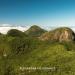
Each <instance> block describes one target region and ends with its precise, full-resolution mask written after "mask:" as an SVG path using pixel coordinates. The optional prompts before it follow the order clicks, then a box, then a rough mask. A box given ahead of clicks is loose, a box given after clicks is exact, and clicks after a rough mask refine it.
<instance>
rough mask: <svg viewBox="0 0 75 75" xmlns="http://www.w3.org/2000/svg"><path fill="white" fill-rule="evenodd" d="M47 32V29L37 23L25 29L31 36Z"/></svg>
mask: <svg viewBox="0 0 75 75" xmlns="http://www.w3.org/2000/svg"><path fill="white" fill-rule="evenodd" d="M45 32H47V31H46V30H44V29H42V28H40V27H39V26H37V25H33V26H31V27H30V28H29V29H28V30H27V31H25V33H26V34H27V35H29V36H31V37H39V36H41V35H42V34H43V33H45Z"/></svg>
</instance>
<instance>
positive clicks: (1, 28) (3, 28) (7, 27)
mask: <svg viewBox="0 0 75 75" xmlns="http://www.w3.org/2000/svg"><path fill="white" fill-rule="evenodd" d="M10 29H17V30H20V31H23V32H24V31H26V30H27V29H29V26H25V27H22V26H12V25H10V24H2V25H1V24H0V32H1V33H3V34H6V33H7V32H8V31H9V30H10Z"/></svg>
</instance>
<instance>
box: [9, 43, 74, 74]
mask: <svg viewBox="0 0 75 75" xmlns="http://www.w3.org/2000/svg"><path fill="white" fill-rule="evenodd" d="M8 61H10V62H9V64H12V65H13V66H14V67H15V69H19V67H21V66H22V67H26V66H27V67H28V66H29V67H56V69H57V70H55V71H51V72H48V71H47V72H44V71H41V72H40V71H39V72H38V71H36V72H33V71H31V72H30V73H29V72H27V75H28V74H29V75H50V74H51V75H75V52H74V51H73V50H72V51H67V48H66V47H65V46H64V45H63V44H60V43H53V44H43V45H41V46H40V47H38V48H37V49H36V50H33V51H32V52H30V53H28V54H25V55H20V56H16V57H15V58H12V59H10V60H8ZM18 72H19V74H20V71H18ZM20 75H21V74H20Z"/></svg>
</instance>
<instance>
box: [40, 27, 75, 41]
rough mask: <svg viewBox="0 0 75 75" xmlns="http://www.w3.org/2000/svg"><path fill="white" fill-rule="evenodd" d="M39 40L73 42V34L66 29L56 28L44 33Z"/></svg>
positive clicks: (74, 34) (74, 37)
mask: <svg viewBox="0 0 75 75" xmlns="http://www.w3.org/2000/svg"><path fill="white" fill-rule="evenodd" d="M39 39H41V40H43V41H44V40H56V41H60V42H62V41H73V40H74V39H75V33H74V32H73V31H72V30H71V29H70V28H67V27H62V28H57V29H55V30H52V31H49V32H46V33H44V34H43V35H41V36H40V37H39Z"/></svg>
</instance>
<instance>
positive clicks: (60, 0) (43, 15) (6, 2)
mask: <svg viewBox="0 0 75 75" xmlns="http://www.w3.org/2000/svg"><path fill="white" fill-rule="evenodd" d="M31 25H38V26H41V27H44V28H46V29H49V28H55V27H61V26H66V27H71V28H74V27H75V0H0V26H7V27H9V26H25V27H26V26H27V27H28V26H31Z"/></svg>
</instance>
